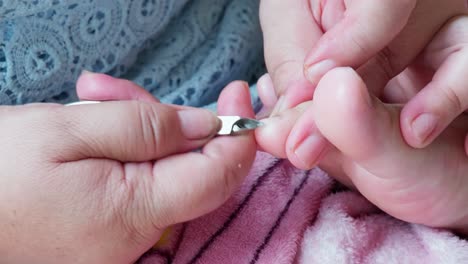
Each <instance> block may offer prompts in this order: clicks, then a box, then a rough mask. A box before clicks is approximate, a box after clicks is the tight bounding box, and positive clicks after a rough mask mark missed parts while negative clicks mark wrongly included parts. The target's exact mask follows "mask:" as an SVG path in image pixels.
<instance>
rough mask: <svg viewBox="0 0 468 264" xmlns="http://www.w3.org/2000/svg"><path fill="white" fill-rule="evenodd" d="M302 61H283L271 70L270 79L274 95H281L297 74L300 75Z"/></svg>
mask: <svg viewBox="0 0 468 264" xmlns="http://www.w3.org/2000/svg"><path fill="white" fill-rule="evenodd" d="M303 67H304V66H303V61H300V60H295V59H289V60H284V61H282V62H280V63H278V64H277V65H275V66H274V67H273V69H271V71H270V72H271V74H270V75H271V77H272V80H273V86H274V87H275V91H276V95H277V96H280V95H282V94H283V93H284V92H285V91H286V90H287V88H288V82H290V81H291V80H294V79H295V78H296V77H297V74H302V71H301V69H303Z"/></svg>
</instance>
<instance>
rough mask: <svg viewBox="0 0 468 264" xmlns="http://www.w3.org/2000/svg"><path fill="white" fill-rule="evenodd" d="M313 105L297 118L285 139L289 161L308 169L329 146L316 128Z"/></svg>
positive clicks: (315, 163) (298, 166) (324, 153)
mask: <svg viewBox="0 0 468 264" xmlns="http://www.w3.org/2000/svg"><path fill="white" fill-rule="evenodd" d="M313 114H314V107H313V105H312V104H311V105H310V107H308V108H307V110H306V111H305V112H304V113H303V114H302V115H301V117H299V118H298V119H297V122H296V123H295V124H294V127H293V128H292V129H291V133H290V134H289V135H288V139H287V141H286V153H287V156H288V159H289V161H291V163H292V164H294V165H295V166H296V167H297V168H300V169H304V170H310V169H312V168H313V167H314V166H316V165H317V164H318V163H319V162H320V161H321V160H322V158H323V157H324V156H325V155H326V154H327V150H328V149H330V148H331V146H330V143H329V142H328V140H327V139H325V138H324V137H323V136H322V134H321V133H320V131H319V130H318V129H317V127H316V125H315V122H314V119H313Z"/></svg>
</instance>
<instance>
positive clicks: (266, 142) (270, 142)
mask: <svg viewBox="0 0 468 264" xmlns="http://www.w3.org/2000/svg"><path fill="white" fill-rule="evenodd" d="M310 104H311V102H306V103H303V104H301V105H299V106H297V107H295V108H291V109H289V110H286V111H283V112H281V113H280V114H278V115H275V116H272V117H270V118H266V119H263V120H262V123H264V125H263V126H261V127H259V128H257V129H256V130H255V139H256V141H257V144H258V146H259V147H260V149H262V150H263V151H265V152H268V153H270V154H271V155H273V156H275V157H278V158H287V157H288V155H287V152H286V141H287V139H288V135H289V133H290V131H291V129H292V128H293V127H294V124H295V123H296V121H297V119H298V118H299V117H300V116H301V115H302V113H303V112H304V110H305V109H306V108H307V106H308V105H310Z"/></svg>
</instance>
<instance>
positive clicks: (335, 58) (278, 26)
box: [260, 0, 468, 168]
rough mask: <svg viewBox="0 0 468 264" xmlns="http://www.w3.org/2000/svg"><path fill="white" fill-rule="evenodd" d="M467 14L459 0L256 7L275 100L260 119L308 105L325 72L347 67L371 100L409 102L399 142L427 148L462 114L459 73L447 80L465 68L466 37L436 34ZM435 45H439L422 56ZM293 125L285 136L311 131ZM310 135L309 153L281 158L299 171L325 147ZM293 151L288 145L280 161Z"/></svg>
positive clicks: (315, 0)
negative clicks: (357, 78)
mask: <svg viewBox="0 0 468 264" xmlns="http://www.w3.org/2000/svg"><path fill="white" fill-rule="evenodd" d="M466 10H467V8H466V1H462V0H449V1H438V0H426V1H417V0H405V1H393V0H384V1H372V0H363V1H351V0H350V1H344V0H328V1H326V0H322V1H320V0H310V1H308V0H296V1H289V2H285V1H281V0H271V1H262V2H261V10H260V16H261V22H262V28H263V34H264V39H265V60H266V64H267V67H268V72H269V73H270V76H271V79H272V82H273V87H274V89H275V94H276V97H277V98H278V102H277V103H276V104H275V105H274V106H270V109H268V111H265V112H269V113H271V116H275V115H277V114H278V113H280V112H282V111H284V110H286V109H289V108H292V107H295V106H297V105H299V104H301V103H303V102H306V101H309V100H311V99H312V98H313V96H314V91H315V89H316V86H317V84H318V82H319V81H320V79H321V78H322V77H323V76H324V74H325V73H327V72H328V71H329V70H331V69H333V68H335V67H340V66H345V67H353V68H354V69H356V71H357V72H358V73H359V75H360V76H361V77H362V78H363V80H364V82H365V83H366V85H367V87H368V89H369V90H370V91H371V92H372V93H373V94H374V95H375V96H377V97H379V98H380V99H382V100H383V101H384V102H390V103H394V102H398V103H407V104H405V105H404V108H403V111H402V113H401V119H402V120H404V123H402V133H403V136H404V139H405V142H406V143H407V144H409V145H410V146H412V147H415V148H423V147H425V146H427V145H429V144H430V143H431V142H432V141H433V140H434V139H435V138H436V137H437V136H438V135H439V134H440V133H441V132H442V131H443V130H444V128H446V127H447V126H448V124H450V122H451V121H453V120H454V119H455V118H456V117H457V116H458V115H459V114H460V113H462V112H463V111H464V110H465V109H466V105H467V103H466V102H467V101H468V95H467V93H468V92H467V91H468V87H465V86H466V82H465V81H464V78H465V74H463V73H460V74H456V75H454V74H453V72H457V73H459V72H460V71H462V70H463V69H464V68H465V67H464V63H465V62H464V61H466V60H465V59H464V57H465V53H466V51H465V50H466V48H465V44H464V43H465V39H466V37H465V36H460V34H458V33H455V34H452V35H447V34H445V35H444V34H441V33H440V30H441V28H444V27H445V26H446V25H447V23H449V22H450V21H451V19H453V18H454V17H457V16H459V15H462V14H465V13H466ZM278 17H282V18H283V19H278ZM428 18H430V19H428ZM435 35H438V37H436V40H435V39H434V36H435ZM454 37H455V38H456V39H454ZM433 42H437V43H438V44H437V45H436V44H432V47H433V48H432V50H428V49H427V45H428V44H430V43H433ZM443 49H445V51H444V50H443ZM421 53H423V54H424V55H422V56H421ZM322 62H324V63H322ZM319 64H320V66H319V67H318V68H317V67H314V66H317V65H319ZM454 76H456V77H454ZM423 114H426V115H423ZM427 114H430V115H427ZM421 116H422V117H423V118H422V119H419V120H417V118H418V117H421ZM297 122H298V123H297V125H296V126H294V128H293V129H294V130H296V131H290V133H291V134H304V133H309V132H311V131H310V127H309V126H308V121H304V119H298V120H297ZM315 136H316V143H315V144H314V147H313V149H310V150H309V151H303V152H308V153H309V155H307V156H303V157H291V156H287V158H289V159H290V160H291V162H292V163H293V164H295V165H296V166H298V167H300V168H310V167H312V166H314V165H315V164H317V163H318V162H319V160H320V158H321V157H322V156H323V155H321V154H322V153H323V152H324V151H326V150H327V149H329V148H330V144H329V142H327V140H326V139H325V138H324V137H323V136H322V135H320V133H317V134H316V135H315ZM297 147H298V142H297V140H293V139H291V140H289V141H288V145H287V146H284V150H283V151H281V152H282V153H281V154H282V155H280V156H281V157H286V154H287V153H286V152H287V151H286V150H287V149H293V148H297ZM275 148H280V146H279V145H276V146H275ZM275 153H279V151H276V152H275Z"/></svg>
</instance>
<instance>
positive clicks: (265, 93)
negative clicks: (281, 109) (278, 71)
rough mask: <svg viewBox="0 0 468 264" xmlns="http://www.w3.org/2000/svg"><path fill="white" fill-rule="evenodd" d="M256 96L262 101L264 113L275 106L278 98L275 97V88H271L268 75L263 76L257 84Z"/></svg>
mask: <svg viewBox="0 0 468 264" xmlns="http://www.w3.org/2000/svg"><path fill="white" fill-rule="evenodd" d="M257 90H258V96H259V97H260V100H261V101H262V104H263V108H264V109H265V111H269V112H271V110H273V107H274V106H275V104H276V102H277V101H278V98H277V97H276V92H275V88H274V86H273V80H272V79H271V76H270V74H268V73H267V74H265V75H263V76H262V77H260V79H258V82H257Z"/></svg>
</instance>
